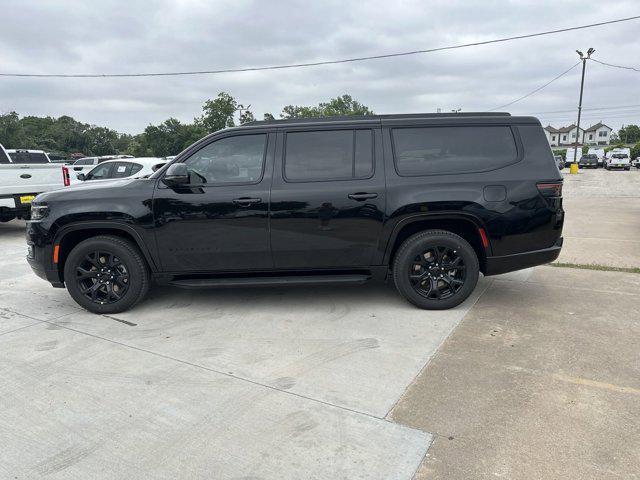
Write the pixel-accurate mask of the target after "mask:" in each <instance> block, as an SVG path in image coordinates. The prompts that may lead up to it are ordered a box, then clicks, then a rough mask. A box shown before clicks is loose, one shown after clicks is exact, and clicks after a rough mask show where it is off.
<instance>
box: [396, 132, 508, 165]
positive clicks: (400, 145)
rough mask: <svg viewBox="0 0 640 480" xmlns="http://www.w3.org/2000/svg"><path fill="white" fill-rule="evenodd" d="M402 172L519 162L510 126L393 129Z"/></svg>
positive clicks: (398, 161) (398, 163)
mask: <svg viewBox="0 0 640 480" xmlns="http://www.w3.org/2000/svg"><path fill="white" fill-rule="evenodd" d="M392 134H393V144H394V155H395V163H396V169H397V171H398V173H399V174H400V175H404V176H419V175H438V174H445V173H464V172H475V171H482V170H492V169H495V168H500V167H504V166H506V165H509V164H512V163H514V162H516V161H517V157H518V151H517V148H516V143H515V140H514V138H513V133H512V132H511V129H510V128H509V127H503V126H482V127H420V128H398V129H393V131H392Z"/></svg>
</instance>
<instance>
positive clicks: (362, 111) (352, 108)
mask: <svg viewBox="0 0 640 480" xmlns="http://www.w3.org/2000/svg"><path fill="white" fill-rule="evenodd" d="M373 114H374V112H373V110H371V109H370V108H369V107H367V106H366V105H363V104H361V103H360V102H358V101H357V100H354V99H353V98H352V97H351V95H346V94H345V95H342V96H341V97H336V98H332V99H330V100H329V101H328V102H321V103H319V104H318V105H317V106H315V107H306V106H299V105H287V106H286V107H284V108H283V109H282V113H281V114H280V117H281V118H302V117H328V116H335V115H340V116H343V115H373Z"/></svg>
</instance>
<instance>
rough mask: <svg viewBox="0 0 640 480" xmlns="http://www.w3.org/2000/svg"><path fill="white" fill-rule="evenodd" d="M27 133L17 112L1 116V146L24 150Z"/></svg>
mask: <svg viewBox="0 0 640 480" xmlns="http://www.w3.org/2000/svg"><path fill="white" fill-rule="evenodd" d="M25 140H26V137H25V133H24V128H23V127H22V122H20V117H19V116H18V114H17V113H16V112H10V113H5V114H4V115H0V145H4V147H5V148H24V146H25Z"/></svg>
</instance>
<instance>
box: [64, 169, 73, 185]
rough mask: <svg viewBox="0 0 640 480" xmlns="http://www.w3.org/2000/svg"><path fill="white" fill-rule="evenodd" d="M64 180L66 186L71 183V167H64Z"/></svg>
mask: <svg viewBox="0 0 640 480" xmlns="http://www.w3.org/2000/svg"><path fill="white" fill-rule="evenodd" d="M62 181H63V182H64V186H65V187H68V186H69V185H71V177H69V169H68V168H67V167H62Z"/></svg>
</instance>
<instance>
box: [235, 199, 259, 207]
mask: <svg viewBox="0 0 640 480" xmlns="http://www.w3.org/2000/svg"><path fill="white" fill-rule="evenodd" d="M261 201H262V199H261V198H249V197H242V198H234V199H233V203H235V204H236V205H238V206H240V207H248V206H249V205H252V204H254V203H260V202H261Z"/></svg>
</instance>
